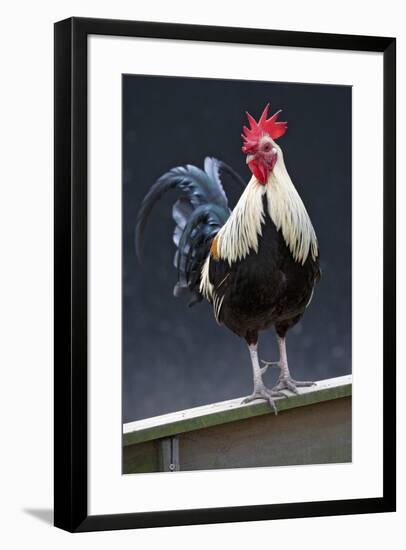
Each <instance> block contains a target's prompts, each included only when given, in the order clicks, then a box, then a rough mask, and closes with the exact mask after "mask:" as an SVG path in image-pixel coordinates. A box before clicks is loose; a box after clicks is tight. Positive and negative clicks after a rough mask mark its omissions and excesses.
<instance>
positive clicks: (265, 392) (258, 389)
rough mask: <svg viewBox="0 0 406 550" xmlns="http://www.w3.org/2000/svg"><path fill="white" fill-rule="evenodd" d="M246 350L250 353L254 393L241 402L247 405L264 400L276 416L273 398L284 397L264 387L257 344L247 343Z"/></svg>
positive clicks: (280, 393)
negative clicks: (257, 400) (256, 400)
mask: <svg viewBox="0 0 406 550" xmlns="http://www.w3.org/2000/svg"><path fill="white" fill-rule="evenodd" d="M248 348H249V351H250V356H251V362H252V373H253V377H254V391H253V392H252V394H251V395H249V396H248V397H246V398H245V399H244V400H243V403H249V402H250V401H254V400H255V399H265V400H266V401H268V403H269V404H270V405H271V407H272V408H273V410H274V411H275V414H278V410H277V408H276V405H275V401H274V399H273V398H274V397H286V396H285V395H284V394H283V393H282V392H280V391H278V390H276V389H274V390H270V389H269V388H267V387H266V386H265V384H264V382H263V380H262V369H261V367H260V366H259V361H258V344H257V342H255V343H249V344H248Z"/></svg>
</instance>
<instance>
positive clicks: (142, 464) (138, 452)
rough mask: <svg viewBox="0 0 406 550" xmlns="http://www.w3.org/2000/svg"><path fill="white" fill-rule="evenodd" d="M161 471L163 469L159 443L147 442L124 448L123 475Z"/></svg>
mask: <svg viewBox="0 0 406 550" xmlns="http://www.w3.org/2000/svg"><path fill="white" fill-rule="evenodd" d="M159 471H161V468H160V449H159V442H158V441H147V442H146V443H139V444H138V445H131V446H129V447H124V448H123V474H133V473H137V474H142V473H148V472H159Z"/></svg>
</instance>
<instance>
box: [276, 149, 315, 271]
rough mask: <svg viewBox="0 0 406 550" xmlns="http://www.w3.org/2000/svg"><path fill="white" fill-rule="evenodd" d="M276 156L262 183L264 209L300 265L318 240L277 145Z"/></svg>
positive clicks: (312, 252) (313, 252) (311, 252)
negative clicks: (264, 185) (265, 181)
mask: <svg viewBox="0 0 406 550" xmlns="http://www.w3.org/2000/svg"><path fill="white" fill-rule="evenodd" d="M274 146H275V147H276V148H277V150H278V160H277V162H276V164H275V167H274V169H273V171H272V172H271V174H270V176H269V179H268V183H267V185H266V194H267V199H268V210H269V213H270V216H271V218H272V221H273V223H274V224H275V226H276V228H277V229H280V230H281V231H282V235H283V238H284V240H285V243H286V245H287V246H288V247H289V250H290V251H291V253H292V256H293V258H294V260H295V261H296V262H299V263H301V264H302V265H303V264H304V263H305V262H306V260H307V257H308V255H309V253H310V254H311V255H312V258H313V260H315V259H316V258H317V256H318V244H317V237H316V233H315V232H314V229H313V225H312V222H311V221H310V218H309V215H308V213H307V211H306V208H305V205H304V204H303V202H302V199H301V198H300V196H299V193H298V192H297V191H296V189H295V186H294V185H293V183H292V180H291V179H290V177H289V174H288V172H287V170H286V167H285V163H284V161H283V154H282V151H281V149H280V147H279V146H278V145H276V144H275V145H274Z"/></svg>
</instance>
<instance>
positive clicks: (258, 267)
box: [136, 104, 320, 414]
mask: <svg viewBox="0 0 406 550" xmlns="http://www.w3.org/2000/svg"><path fill="white" fill-rule="evenodd" d="M268 112H269V104H268V105H267V106H266V107H265V109H264V111H263V113H262V115H261V117H260V118H259V120H258V122H257V121H256V120H255V119H254V118H253V117H252V116H251V115H250V114H249V113H247V117H248V121H249V128H248V127H246V126H244V128H243V134H242V137H243V147H242V151H243V153H244V154H246V155H247V157H246V161H247V165H248V167H249V169H250V170H251V172H252V177H251V179H250V181H249V183H248V184H247V185H246V186H245V184H244V182H243V181H242V180H241V178H240V177H239V176H238V175H237V174H236V173H235V172H234V171H233V170H232V168H230V167H229V166H228V165H227V164H225V163H224V162H222V161H219V160H217V159H215V158H210V157H207V158H206V159H205V162H204V171H203V170H201V169H199V168H197V167H195V166H192V165H186V166H179V167H176V168H173V169H172V170H170V171H169V172H167V173H165V174H164V175H163V176H161V177H160V178H159V179H158V180H157V181H156V183H155V184H154V185H153V186H152V187H151V189H150V191H149V192H148V194H147V195H146V196H145V198H144V200H143V202H142V205H141V208H140V211H139V213H138V219H137V226H136V250H137V255H138V257H139V258H141V250H142V241H143V235H144V231H145V227H146V224H147V220H148V217H149V214H150V213H151V210H152V208H153V206H154V205H155V203H156V202H157V201H158V200H159V199H160V197H162V195H163V194H164V193H165V192H166V191H168V190H170V189H176V190H178V191H180V193H181V194H180V197H179V198H178V199H177V201H176V202H175V204H174V205H173V209H172V215H173V219H174V221H175V224H176V227H175V231H174V235H173V240H174V242H175V245H176V246H177V251H176V254H175V258H174V264H175V267H176V269H177V273H178V281H177V283H176V285H175V288H174V294H175V296H180V295H183V294H189V295H190V298H191V300H190V305H194V304H196V303H198V302H201V301H202V300H203V298H206V299H207V300H208V301H209V303H210V304H212V306H213V313H214V317H215V319H216V321H217V322H218V323H219V324H223V325H225V326H226V327H228V328H229V329H230V330H232V331H233V332H234V333H235V334H237V335H238V336H240V337H241V338H244V339H245V340H246V342H247V344H248V348H249V353H250V356H251V363H252V370H253V380H254V390H253V393H252V394H251V395H250V396H248V397H247V398H246V399H244V401H243V402H245V403H248V402H250V401H253V400H255V399H265V400H267V401H268V402H269V404H270V406H271V407H272V408H273V410H274V411H275V414H276V413H277V408H276V404H275V401H274V397H279V396H285V394H284V393H283V391H284V390H290V391H292V392H294V393H297V392H298V388H299V387H303V386H311V385H312V384H313V382H310V381H298V380H294V379H293V378H292V377H291V375H290V371H289V367H288V360H287V353H286V333H287V331H288V330H289V329H290V328H291V327H293V326H294V325H295V324H296V323H298V321H299V320H300V319H301V317H302V316H303V314H304V312H305V310H306V308H307V307H308V305H309V304H310V301H311V299H312V295H313V290H314V285H315V283H316V282H317V281H318V280H319V279H320V268H319V249H318V243H317V237H316V234H315V231H314V229H313V226H312V223H311V220H310V218H309V215H308V213H307V211H306V208H305V206H304V204H303V202H302V200H301V198H300V196H299V194H298V192H297V191H296V189H295V187H294V185H293V183H292V180H291V179H290V177H289V174H288V172H287V170H286V166H285V163H284V159H283V153H282V150H281V148H280V146H279V145H278V144H277V143H276V141H275V140H276V139H278V138H279V137H281V136H283V134H284V133H285V132H286V130H287V123H286V122H279V121H278V116H279V114H280V111H278V112H277V113H275V114H274V115H272V116H271V117H270V118H268ZM222 172H228V173H229V174H231V175H232V176H233V177H234V179H235V180H236V181H239V182H241V183H242V184H243V185H244V187H245V189H244V191H243V193H242V195H241V197H240V199H239V201H238V203H237V204H236V206H235V208H234V210H233V211H231V210H230V208H229V206H228V200H227V196H226V194H225V192H224V189H223V186H222V183H221V178H220V174H221V173H222ZM272 326H274V327H275V330H276V335H277V341H278V347H279V354H280V356H279V361H277V362H275V363H269V362H266V361H263V363H264V366H263V367H261V365H260V362H259V359H258V333H259V332H260V331H264V330H268V329H270V328H271V327H272ZM269 367H277V368H279V369H280V376H279V378H278V381H277V384H276V385H275V387H274V388H272V389H269V388H267V387H266V386H265V384H264V382H263V374H264V373H265V371H266V370H267V369H268V368H269Z"/></svg>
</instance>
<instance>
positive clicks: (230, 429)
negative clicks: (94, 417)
mask: <svg viewBox="0 0 406 550" xmlns="http://www.w3.org/2000/svg"><path fill="white" fill-rule="evenodd" d="M351 393H352V385H351V377H350V376H345V377H340V378H334V379H329V380H323V381H320V382H318V383H317V385H316V386H313V387H311V388H303V389H301V390H300V394H299V395H290V396H289V397H287V398H281V399H279V400H278V403H277V405H278V410H279V411H280V412H279V414H278V416H276V417H275V415H274V414H273V413H272V412H271V411H270V408H269V405H268V404H267V403H265V402H260V401H258V402H254V403H252V404H248V405H242V404H241V400H242V398H241V399H235V400H231V401H225V402H222V403H214V404H211V405H207V406H204V407H196V408H194V409H189V410H187V411H179V412H177V413H172V414H168V415H163V416H160V417H155V418H150V419H147V420H141V421H136V422H131V423H128V424H125V425H124V429H123V473H145V472H158V471H177V470H181V471H182V470H183V471H186V470H209V469H218V468H240V467H241V468H246V467H261V466H287V465H293V464H296V465H299V464H321V463H323V464H325V463H341V462H350V461H351V456H352V444H351V442H352V433H351ZM174 448H175V449H176V456H169V455H168V452H169V450H168V449H171V452H173V449H174ZM171 461H172V462H173V463H172V462H171Z"/></svg>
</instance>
